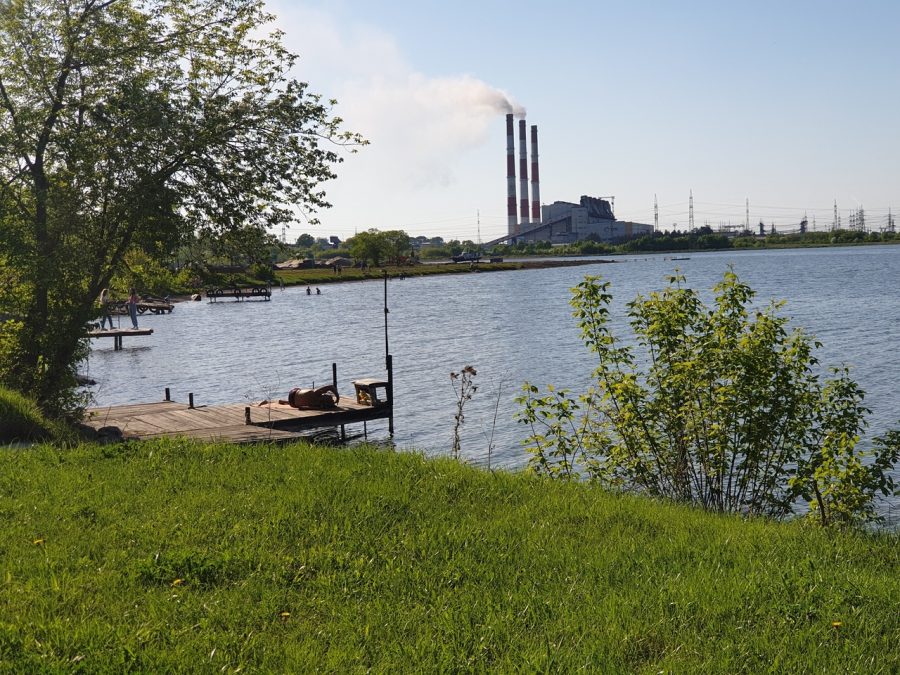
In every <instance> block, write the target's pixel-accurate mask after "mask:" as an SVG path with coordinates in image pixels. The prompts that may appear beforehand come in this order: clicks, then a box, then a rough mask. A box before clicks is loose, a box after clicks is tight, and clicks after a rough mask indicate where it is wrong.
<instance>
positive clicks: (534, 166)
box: [531, 124, 541, 223]
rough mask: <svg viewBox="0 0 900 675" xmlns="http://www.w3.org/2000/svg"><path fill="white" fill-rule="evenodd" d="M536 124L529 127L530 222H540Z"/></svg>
mask: <svg viewBox="0 0 900 675" xmlns="http://www.w3.org/2000/svg"><path fill="white" fill-rule="evenodd" d="M538 176H539V174H538V143H537V124H532V125H531V222H533V223H539V222H541V188H540V178H539V177H538Z"/></svg>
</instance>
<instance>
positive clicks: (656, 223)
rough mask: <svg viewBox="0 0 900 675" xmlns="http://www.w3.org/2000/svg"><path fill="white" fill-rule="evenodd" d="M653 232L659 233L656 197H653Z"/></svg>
mask: <svg viewBox="0 0 900 675" xmlns="http://www.w3.org/2000/svg"><path fill="white" fill-rule="evenodd" d="M653 231H654V232H659V202H658V201H657V199H656V195H655V194H654V195H653Z"/></svg>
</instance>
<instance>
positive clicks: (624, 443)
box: [518, 272, 898, 524]
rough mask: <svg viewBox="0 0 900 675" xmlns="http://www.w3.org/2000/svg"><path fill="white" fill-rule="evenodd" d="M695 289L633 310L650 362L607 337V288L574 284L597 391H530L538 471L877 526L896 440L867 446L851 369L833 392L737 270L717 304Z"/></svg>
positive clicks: (694, 500) (689, 499)
mask: <svg viewBox="0 0 900 675" xmlns="http://www.w3.org/2000/svg"><path fill="white" fill-rule="evenodd" d="M684 282H685V280H684V278H683V277H682V276H675V277H671V278H670V279H669V283H670V285H669V286H668V287H667V288H666V289H665V290H663V291H662V292H659V293H651V294H650V295H649V296H648V297H641V296H639V297H638V298H637V299H636V300H634V301H633V302H631V303H630V304H629V305H628V316H629V319H630V324H631V328H632V330H633V332H634V336H635V339H634V342H635V343H636V345H635V346H637V347H640V348H641V349H642V350H643V351H642V353H641V354H640V355H636V354H635V347H634V346H632V345H630V344H624V345H623V344H622V343H621V342H620V340H619V339H618V338H617V337H616V336H614V335H613V334H612V332H611V330H610V328H609V325H608V321H609V312H610V311H609V305H610V302H611V300H612V296H611V295H610V293H609V283H608V282H603V281H601V280H600V279H599V278H598V277H590V276H589V277H586V278H585V280H584V281H583V282H582V283H580V284H579V285H578V286H577V287H576V288H574V289H572V290H573V298H572V301H571V302H572V306H573V307H574V309H575V311H574V315H575V317H576V318H577V320H578V323H579V326H580V328H581V334H582V338H583V339H584V342H585V344H586V345H587V346H588V347H589V348H590V349H591V351H593V352H594V353H596V354H597V357H598V365H597V368H596V370H595V371H594V378H595V385H594V386H593V387H592V388H590V389H589V391H588V392H587V393H585V394H583V395H581V396H578V397H574V396H573V395H572V394H571V393H570V392H568V391H565V390H563V391H556V390H554V389H552V388H551V389H550V390H549V392H548V393H547V394H545V395H541V394H540V391H539V390H538V389H537V388H536V387H535V386H533V385H531V384H528V383H526V384H525V386H524V394H523V395H522V396H520V397H519V399H518V400H519V403H520V404H521V405H522V406H523V407H522V410H521V411H520V413H519V419H520V421H522V422H523V423H526V424H529V425H530V426H531V427H532V435H531V436H530V438H529V440H528V442H529V443H530V445H531V452H532V455H533V457H532V462H531V465H532V467H533V468H534V469H535V470H536V471H538V472H539V473H543V474H548V475H553V476H560V475H561V476H566V477H570V476H581V475H585V476H587V477H589V478H590V479H592V480H595V481H598V482H599V483H601V484H603V485H604V486H607V487H611V488H615V489H628V490H637V491H640V492H643V493H645V494H648V495H652V496H657V497H665V498H668V499H673V500H676V501H681V502H686V503H690V504H694V505H698V506H701V507H703V508H705V509H709V510H715V511H722V512H733V513H746V514H751V515H757V514H758V515H769V516H776V517H778V516H784V515H786V514H788V513H790V512H791V510H792V506H793V504H794V502H795V501H796V499H797V498H798V497H803V498H805V499H806V500H807V501H808V502H809V503H810V508H811V509H812V510H813V512H815V511H818V514H819V516H820V517H821V521H822V523H823V524H829V523H832V522H843V523H853V522H864V521H868V520H874V519H877V516H876V514H875V511H874V508H873V501H874V498H875V495H876V493H877V492H882V493H884V494H887V493H888V492H890V491H891V490H892V489H893V483H892V481H891V479H890V476H889V471H890V469H891V467H892V466H893V464H894V463H896V461H897V452H898V451H897V445H896V443H895V441H896V439H897V436H896V435H889V436H888V437H885V438H884V439H882V440H881V441H879V442H877V443H876V444H875V446H874V449H873V450H872V451H870V452H868V453H866V452H863V451H860V450H857V449H856V448H857V443H858V441H859V432H860V430H861V429H862V428H863V425H864V416H865V414H866V413H867V412H868V411H867V410H866V409H865V408H863V407H862V405H861V401H862V396H863V394H862V391H861V390H860V389H859V388H858V387H857V386H856V384H855V383H853V382H852V380H850V379H849V376H848V375H847V373H846V371H840V372H839V376H838V377H837V378H835V379H832V380H829V381H827V382H825V383H824V385H823V384H822V383H821V382H820V380H819V377H818V375H817V374H816V373H815V367H816V366H817V363H818V362H817V360H816V358H815V357H814V356H813V349H814V348H815V347H816V346H817V344H816V343H814V342H813V341H811V340H810V339H809V338H808V337H806V336H805V335H804V334H803V333H802V332H801V331H799V330H794V331H789V330H788V327H787V323H788V319H787V318H786V317H783V316H779V315H778V313H777V310H778V309H779V307H780V306H781V304H780V303H771V304H770V305H768V306H767V307H765V308H763V309H753V308H752V307H751V301H752V299H753V295H754V293H753V291H752V290H751V289H750V288H749V286H747V285H745V284H743V283H741V282H740V281H739V280H738V278H737V276H736V275H735V274H734V273H732V272H728V273H726V274H725V276H724V278H723V280H722V282H721V283H719V284H718V285H717V286H716V288H715V294H716V295H715V303H714V305H713V306H712V307H707V306H706V305H705V304H704V303H703V302H702V301H701V299H700V298H699V296H698V295H697V293H696V292H695V291H694V290H692V289H690V288H686V287H684Z"/></svg>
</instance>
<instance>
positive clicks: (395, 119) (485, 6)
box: [268, 0, 900, 241]
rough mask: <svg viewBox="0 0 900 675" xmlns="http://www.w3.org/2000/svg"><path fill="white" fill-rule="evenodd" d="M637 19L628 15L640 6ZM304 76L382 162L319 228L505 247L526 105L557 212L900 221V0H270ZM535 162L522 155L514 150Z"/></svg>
mask: <svg viewBox="0 0 900 675" xmlns="http://www.w3.org/2000/svg"><path fill="white" fill-rule="evenodd" d="M623 5H624V6H623ZM268 7H269V9H270V11H272V12H273V13H274V14H276V15H277V17H278V20H277V26H278V28H280V29H281V30H283V31H284V33H285V43H286V44H287V46H288V47H289V48H290V49H291V50H292V51H294V52H295V53H298V54H299V55H300V59H299V61H298V65H297V68H296V72H295V74H296V75H297V76H298V77H299V78H300V79H302V80H304V81H307V82H309V84H310V88H311V90H312V91H314V92H317V93H320V94H322V95H323V96H325V97H334V98H336V99H338V106H337V107H336V109H335V113H336V114H337V115H339V116H340V117H342V118H343V119H344V120H345V123H346V126H347V128H349V129H351V130H353V131H358V132H360V133H362V134H363V135H364V136H365V137H366V138H368V139H369V140H370V141H371V145H369V146H367V147H365V148H362V149H361V150H360V152H359V153H357V154H354V155H347V156H346V160H345V162H344V163H343V164H341V165H339V166H338V167H337V172H338V178H337V179H336V180H335V181H332V182H329V183H326V184H325V186H324V187H325V189H326V191H327V194H328V197H329V199H330V201H331V202H332V203H333V204H334V207H333V208H332V209H329V210H326V211H323V212H321V213H320V214H319V218H320V220H321V225H316V226H312V225H309V224H307V223H303V222H299V223H297V224H296V225H295V226H293V227H292V228H291V229H290V230H289V231H288V233H287V239H288V241H293V240H294V239H295V238H296V237H297V236H298V235H299V234H300V233H302V232H309V233H311V234H314V235H315V236H325V237H327V236H330V235H335V234H336V235H338V236H340V237H341V238H346V237H348V236H352V235H353V233H354V232H356V231H361V230H365V229H368V228H371V227H374V228H378V229H381V230H385V229H404V230H406V231H407V232H408V233H409V234H411V235H413V236H416V235H426V236H443V237H444V238H445V239H451V238H458V239H472V240H475V239H476V237H477V236H478V231H479V228H478V225H477V224H476V214H478V215H479V217H480V234H481V238H482V240H488V239H491V238H494V237H497V236H500V235H502V234H504V233H505V232H506V191H505V190H506V176H505V162H506V156H505V153H506V149H505V146H506V131H505V124H504V119H503V113H505V112H506V111H507V110H508V109H509V108H510V107H512V108H514V109H515V112H522V109H523V108H524V109H527V119H528V123H529V124H537V125H538V127H539V130H540V161H541V197H542V201H543V202H544V203H549V202H552V201H556V200H563V201H577V200H578V198H579V196H580V195H582V194H588V195H591V196H597V197H600V196H609V195H615V207H616V215H617V217H619V218H620V219H626V220H634V221H639V222H646V223H653V201H654V195H656V196H657V198H658V202H659V206H660V218H659V222H660V228H661V229H671V228H672V227H673V224H675V223H677V224H678V226H679V227H680V228H682V229H684V228H686V227H687V223H688V195H689V192H690V191H691V190H693V195H694V209H695V211H694V213H695V215H694V222H695V225H697V226H699V225H703V224H707V223H708V224H709V225H710V226H712V227H713V228H714V229H715V228H716V227H717V226H718V225H719V223H723V222H728V221H730V222H732V223H735V224H738V223H742V222H744V218H745V199H749V201H750V223H751V226H752V227H754V226H755V225H756V223H758V222H759V221H760V220H763V221H764V222H765V223H766V225H767V227H768V226H769V225H770V224H771V223H775V224H776V225H777V226H778V227H783V228H788V227H790V226H796V224H797V223H799V221H800V219H801V218H802V217H803V216H804V215H807V216H808V218H809V220H810V224H811V225H812V223H813V222H815V224H816V229H820V230H821V229H827V228H829V227H830V226H831V222H832V218H833V205H834V202H835V200H836V201H837V205H838V207H839V209H840V211H841V214H842V222H843V223H844V224H845V225H846V222H847V217H848V215H849V212H850V210H851V209H854V210H855V209H856V208H858V207H860V206H862V207H864V208H865V211H866V217H867V223H868V225H869V227H870V228H872V229H878V228H879V227H880V226H883V224H885V223H886V220H887V213H888V209H892V212H893V213H894V214H895V215H896V214H897V211H898V210H900V199H898V197H900V195H898V190H897V185H898V178H900V132H898V126H897V124H896V122H895V116H896V111H897V110H898V109H900V87H898V86H897V85H898V84H900V82H898V80H900V76H898V74H897V65H898V64H900V45H898V41H897V40H896V36H895V31H896V26H897V25H900V3H893V2H887V1H883V0H869V1H866V0H863V1H862V2H859V3H853V4H851V3H849V2H836V1H826V2H811V1H808V0H802V1H799V2H791V3H789V4H782V3H777V2H771V1H768V0H766V1H763V2H759V3H753V4H752V6H751V5H747V6H736V5H734V4H733V3H717V2H705V1H704V2H691V3H687V4H685V3H670V2H661V1H660V2H636V3H590V2H575V1H566V0H564V1H563V2H562V3H557V4H555V5H553V6H552V7H550V6H544V5H543V4H542V3H531V2H522V3H519V5H517V6H510V5H508V4H506V3H503V4H501V3H492V2H489V3H478V2H473V1H472V0H461V1H460V2H456V3H439V2H411V1H410V0H399V1H397V2H392V3H366V2H362V1H361V0H338V1H336V2H332V1H330V2H324V1H320V0H310V1H301V2H289V1H288V0H268ZM516 152H517V154H518V148H517V149H516Z"/></svg>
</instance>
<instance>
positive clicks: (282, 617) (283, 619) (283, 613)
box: [278, 612, 291, 621]
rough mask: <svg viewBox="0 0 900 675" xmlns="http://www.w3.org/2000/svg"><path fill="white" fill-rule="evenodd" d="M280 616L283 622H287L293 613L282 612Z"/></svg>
mask: <svg viewBox="0 0 900 675" xmlns="http://www.w3.org/2000/svg"><path fill="white" fill-rule="evenodd" d="M278 616H280V617H281V620H282V621H287V620H288V618H289V617H290V616H291V613H290V612H282V613H281V614H279V615H278Z"/></svg>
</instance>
